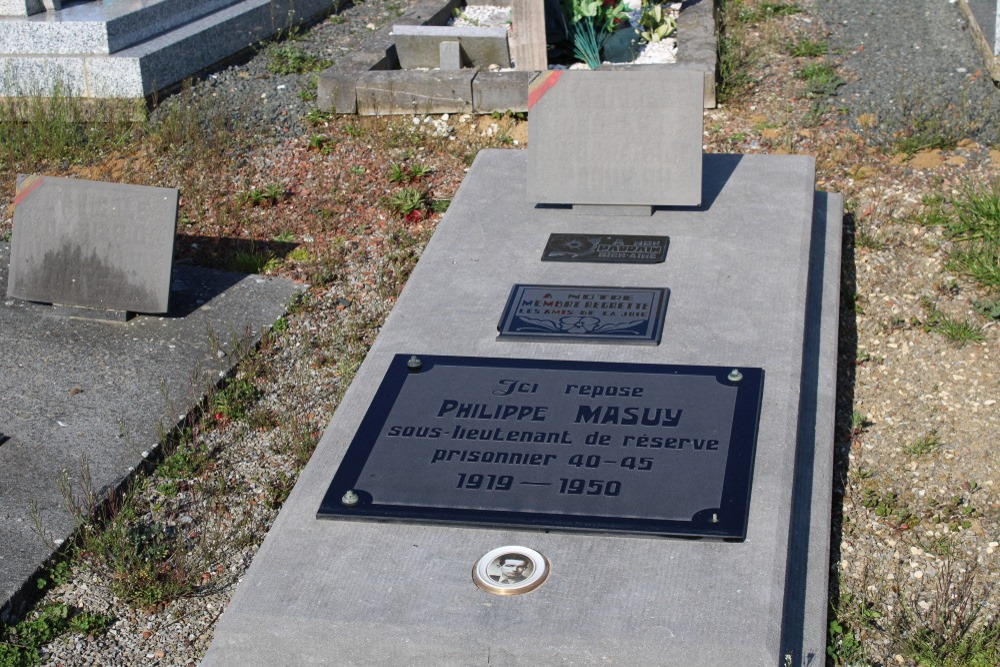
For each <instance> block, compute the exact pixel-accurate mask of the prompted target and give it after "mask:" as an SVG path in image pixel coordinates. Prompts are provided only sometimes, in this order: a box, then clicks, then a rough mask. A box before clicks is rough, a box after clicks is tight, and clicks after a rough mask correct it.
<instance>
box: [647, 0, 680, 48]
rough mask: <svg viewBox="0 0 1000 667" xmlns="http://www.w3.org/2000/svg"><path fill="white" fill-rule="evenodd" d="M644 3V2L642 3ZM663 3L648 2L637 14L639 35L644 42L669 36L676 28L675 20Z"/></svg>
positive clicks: (655, 40) (656, 40)
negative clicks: (640, 12)
mask: <svg viewBox="0 0 1000 667" xmlns="http://www.w3.org/2000/svg"><path fill="white" fill-rule="evenodd" d="M644 5H645V3H644ZM668 12H669V10H668V9H667V8H666V7H664V5H657V4H649V5H645V6H644V7H643V9H642V14H640V16H639V27H640V28H644V30H640V31H639V36H640V37H642V39H643V41H645V42H658V41H660V40H661V39H663V38H665V37H669V36H670V35H672V34H674V32H675V31H676V30H677V21H676V20H675V19H674V18H673V17H672V16H670V14H669V13H668Z"/></svg>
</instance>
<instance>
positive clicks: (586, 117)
mask: <svg viewBox="0 0 1000 667" xmlns="http://www.w3.org/2000/svg"><path fill="white" fill-rule="evenodd" d="M704 81H705V80H704V75H703V74H702V73H700V72H696V71H690V70H678V69H653V70H626V71H604V70H598V71H592V72H591V71H575V70H570V71H552V72H546V73H543V74H541V75H540V76H539V77H538V78H536V79H535V80H534V81H532V83H531V89H530V91H529V93H528V107H529V111H530V113H531V124H530V126H529V127H528V137H529V140H528V189H527V196H528V199H529V200H530V201H532V202H537V203H550V204H603V205H633V206H697V205H699V204H700V203H701V176H702V169H701V161H702V125H703V123H702V117H703V112H702V101H703V98H704Z"/></svg>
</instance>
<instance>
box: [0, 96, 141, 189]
mask: <svg viewBox="0 0 1000 667" xmlns="http://www.w3.org/2000/svg"><path fill="white" fill-rule="evenodd" d="M50 93H51V94H45V95H42V94H41V93H38V94H33V93H31V92H29V91H24V93H23V94H22V95H20V96H19V97H16V98H15V97H7V98H3V99H0V165H2V166H3V169H5V170H10V171H11V172H23V173H33V172H36V171H38V165H39V164H44V163H70V162H72V163H76V162H83V161H84V160H85V159H86V158H88V157H92V156H97V155H100V154H101V153H103V152H105V151H107V150H110V149H113V148H117V147H120V146H125V145H127V144H129V143H131V142H133V141H135V140H136V139H138V138H139V137H140V136H142V133H143V129H144V127H143V126H144V123H143V121H142V117H143V114H144V110H143V109H142V108H141V107H140V106H137V104H136V103H135V102H132V101H114V100H102V101H100V102H91V101H88V100H83V99H81V98H79V97H77V96H75V95H74V94H73V91H72V90H70V89H69V88H68V87H67V86H63V85H56V86H55V88H54V90H52V91H50Z"/></svg>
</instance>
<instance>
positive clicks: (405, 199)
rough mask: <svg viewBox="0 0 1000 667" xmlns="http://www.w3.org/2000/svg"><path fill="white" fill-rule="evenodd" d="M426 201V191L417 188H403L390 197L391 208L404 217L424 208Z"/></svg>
mask: <svg viewBox="0 0 1000 667" xmlns="http://www.w3.org/2000/svg"><path fill="white" fill-rule="evenodd" d="M426 203H427V202H426V197H425V196H424V193H422V192H421V191H420V190H417V189H416V188H403V189H402V190H399V191H397V192H394V193H393V194H392V195H391V196H390V197H389V208H391V209H392V210H393V211H394V212H396V213H398V214H399V215H402V216H404V217H405V216H407V215H410V214H411V213H413V212H414V211H419V210H421V209H423V208H424V206H426Z"/></svg>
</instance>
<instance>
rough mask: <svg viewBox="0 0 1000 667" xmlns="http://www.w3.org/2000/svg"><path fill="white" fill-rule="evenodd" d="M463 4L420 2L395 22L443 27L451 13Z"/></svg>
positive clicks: (458, 2)
mask: <svg viewBox="0 0 1000 667" xmlns="http://www.w3.org/2000/svg"><path fill="white" fill-rule="evenodd" d="M463 4H464V3H463V2H462V1H461V0H447V2H421V3H418V4H415V5H413V6H412V7H410V8H409V9H407V10H406V11H405V12H403V14H402V15H401V16H400V17H399V19H397V20H396V23H397V24H400V25H439V26H443V25H444V24H445V23H447V22H448V19H450V18H451V16H452V12H453V11H454V10H456V9H458V8H460V7H461V6H462V5H463Z"/></svg>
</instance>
